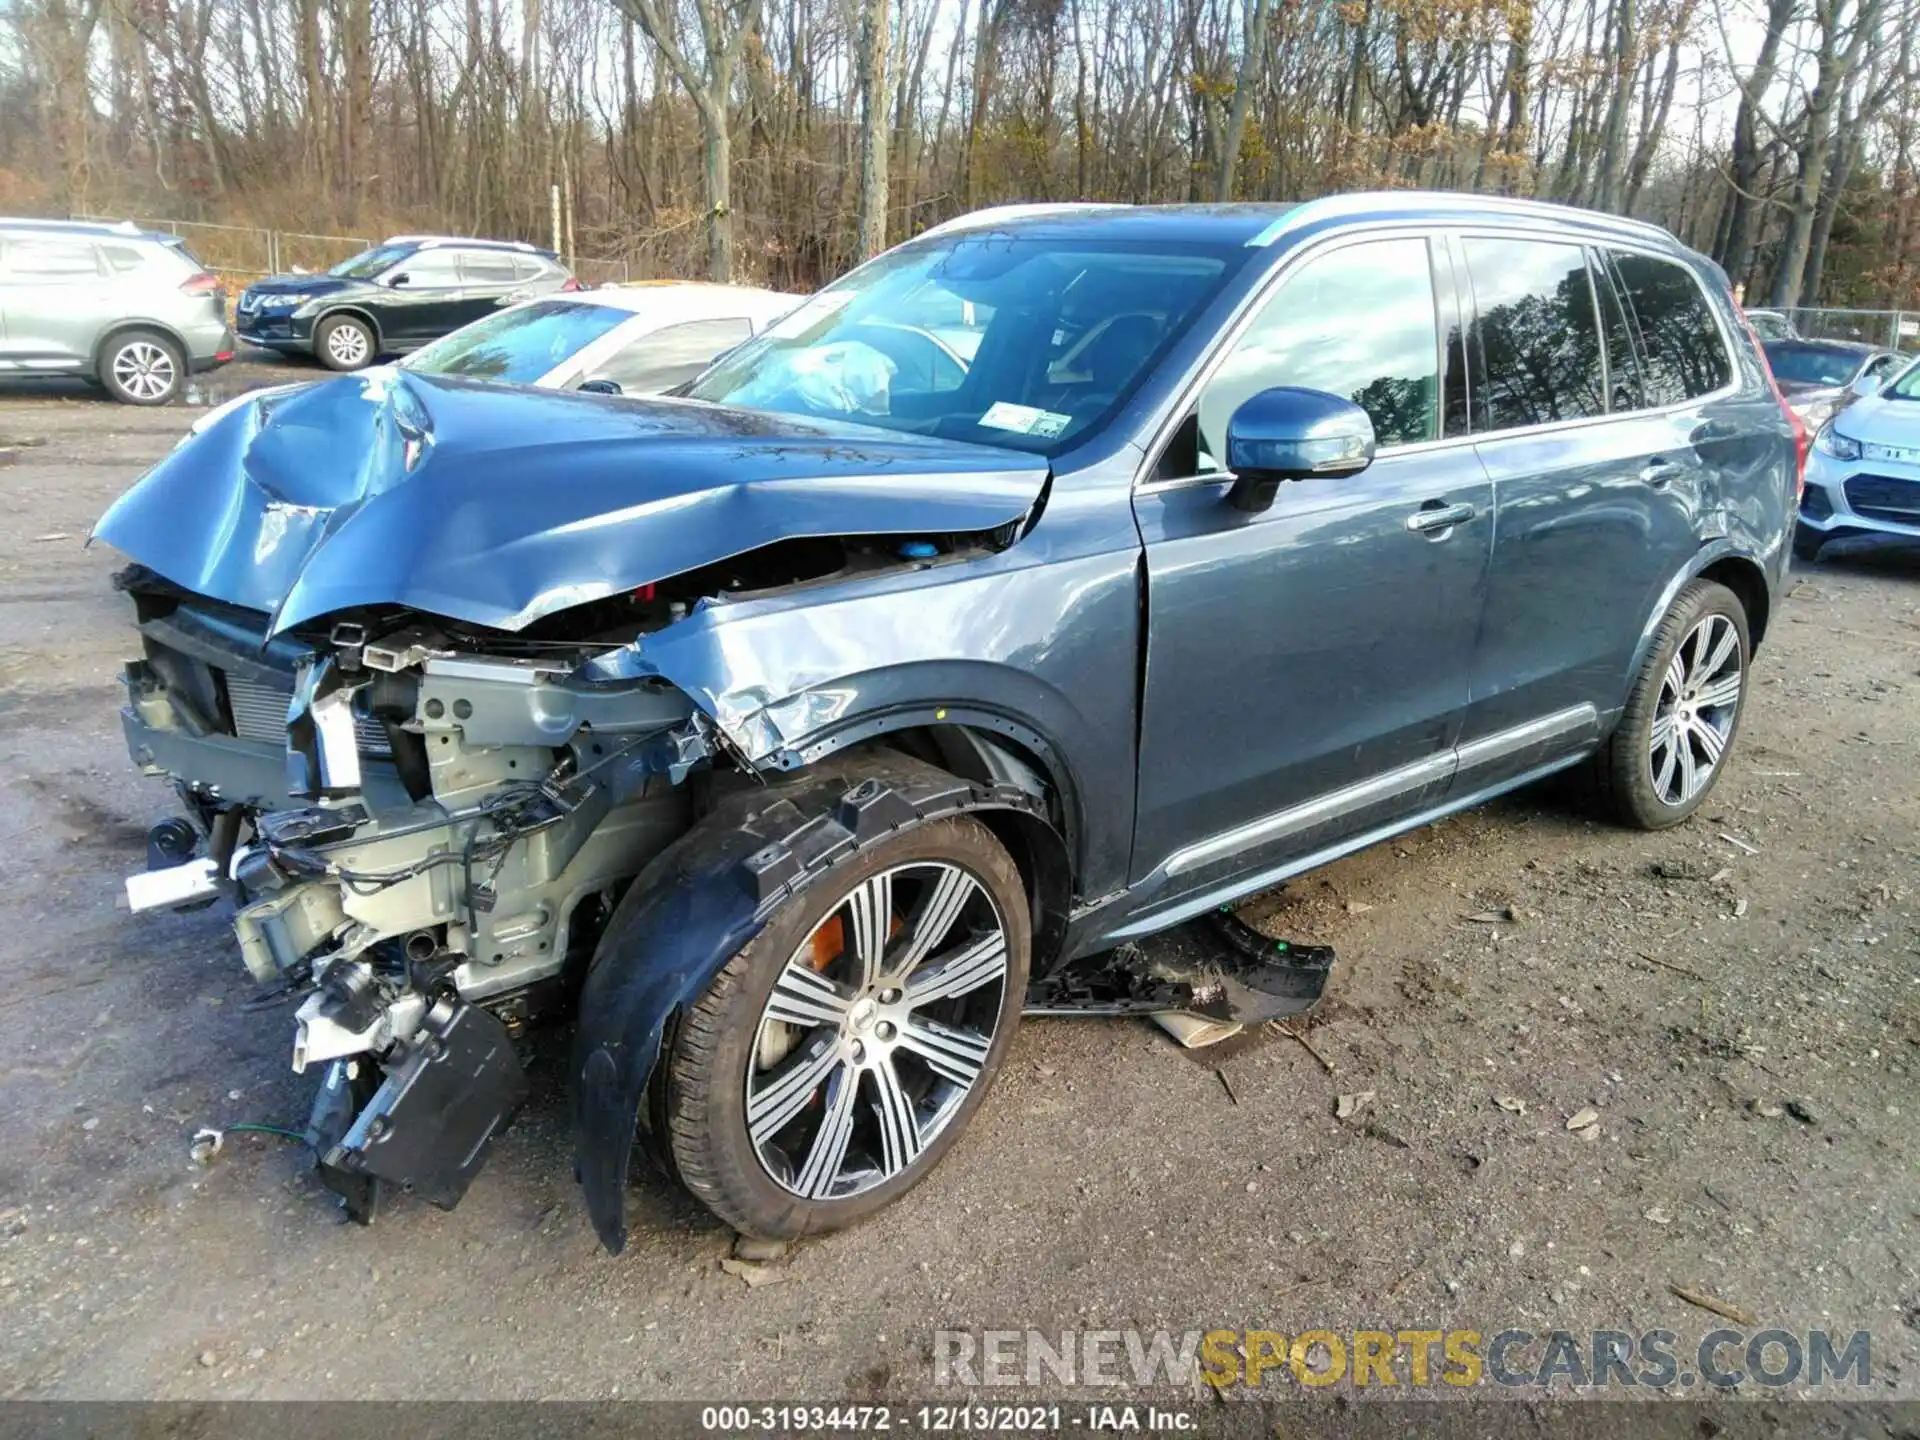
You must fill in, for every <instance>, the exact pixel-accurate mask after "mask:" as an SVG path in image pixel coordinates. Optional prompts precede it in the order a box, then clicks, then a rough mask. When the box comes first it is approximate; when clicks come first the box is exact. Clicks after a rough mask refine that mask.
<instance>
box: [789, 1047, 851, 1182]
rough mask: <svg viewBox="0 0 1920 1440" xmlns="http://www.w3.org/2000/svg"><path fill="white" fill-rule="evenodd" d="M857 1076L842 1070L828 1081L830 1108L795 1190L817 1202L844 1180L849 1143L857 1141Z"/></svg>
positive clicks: (844, 1069)
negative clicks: (854, 1137) (855, 1122)
mask: <svg viewBox="0 0 1920 1440" xmlns="http://www.w3.org/2000/svg"><path fill="white" fill-rule="evenodd" d="M855 1080H856V1076H855V1075H854V1072H853V1071H852V1070H850V1069H848V1068H847V1067H846V1066H844V1065H843V1066H841V1067H840V1068H839V1070H837V1071H836V1072H835V1073H834V1075H833V1077H832V1078H831V1079H830V1080H829V1081H828V1088H827V1106H826V1110H825V1112H824V1113H823V1114H822V1115H821V1117H820V1128H819V1129H818V1130H817V1131H815V1132H814V1136H813V1144H812V1145H811V1146H809V1147H808V1149H807V1161H806V1164H805V1165H803V1166H801V1168H800V1175H799V1178H798V1179H796V1180H795V1181H794V1183H793V1188H794V1189H795V1190H797V1191H798V1192H799V1193H800V1194H802V1195H805V1196H808V1197H810V1198H812V1199H815V1200H825V1199H827V1198H828V1196H829V1195H831V1194H832V1192H833V1182H834V1181H835V1180H837V1179H838V1178H839V1177H840V1166H841V1164H842V1163H843V1162H844V1161H845V1160H846V1158H847V1142H848V1141H849V1140H851V1139H852V1138H853V1098H854V1092H855V1091H857V1090H858V1089H859V1086H858V1085H857V1084H856V1083H855Z"/></svg>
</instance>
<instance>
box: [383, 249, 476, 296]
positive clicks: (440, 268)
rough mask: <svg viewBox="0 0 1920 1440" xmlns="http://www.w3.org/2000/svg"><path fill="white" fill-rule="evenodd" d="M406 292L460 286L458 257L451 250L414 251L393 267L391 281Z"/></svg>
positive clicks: (450, 288)
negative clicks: (400, 285)
mask: <svg viewBox="0 0 1920 1440" xmlns="http://www.w3.org/2000/svg"><path fill="white" fill-rule="evenodd" d="M402 278H404V279H405V281H406V285H405V286H404V288H405V289H408V290H453V289H456V288H458V287H459V284H460V257H459V256H458V255H456V254H455V253H454V252H453V251H451V250H416V251H414V252H413V254H411V255H409V256H407V257H406V258H405V259H404V260H402V261H400V263H399V264H398V265H396V266H395V267H394V271H393V280H392V281H391V282H389V283H397V282H399V281H400V280H401V279H402Z"/></svg>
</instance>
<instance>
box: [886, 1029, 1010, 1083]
mask: <svg viewBox="0 0 1920 1440" xmlns="http://www.w3.org/2000/svg"><path fill="white" fill-rule="evenodd" d="M900 1048H901V1049H903V1050H909V1051H911V1052H912V1053H913V1054H915V1055H918V1056H919V1057H920V1058H921V1059H922V1060H924V1061H926V1062H927V1066H928V1068H930V1069H931V1070H932V1071H933V1072H934V1073H935V1074H936V1075H939V1076H941V1077H942V1078H943V1079H947V1080H951V1081H952V1082H953V1083H954V1084H956V1085H961V1086H971V1085H972V1084H973V1082H974V1081H975V1080H977V1079H979V1078H980V1071H981V1070H982V1069H983V1068H984V1067H985V1065H986V1063H987V1052H988V1051H990V1050H991V1049H993V1040H992V1038H991V1037H990V1036H986V1035H976V1034H974V1033H973V1032H972V1031H969V1030H956V1029H954V1028H953V1027H952V1026H949V1025H941V1024H939V1023H937V1022H935V1021H932V1020H909V1021H908V1022H907V1023H906V1024H905V1025H904V1026H902V1027H901V1029H900Z"/></svg>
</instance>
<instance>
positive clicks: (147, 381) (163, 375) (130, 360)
mask: <svg viewBox="0 0 1920 1440" xmlns="http://www.w3.org/2000/svg"><path fill="white" fill-rule="evenodd" d="M113 378H114V381H115V383H116V384H118V385H119V386H120V388H121V389H122V390H124V391H126V393H127V394H129V395H131V396H133V397H134V398H135V399H136V400H160V399H164V398H165V397H166V395H167V394H168V393H169V392H171V391H172V389H173V387H174V385H175V384H176V383H178V381H179V379H180V371H179V368H178V367H177V366H176V365H175V363H174V359H173V356H172V355H170V354H168V353H167V349H166V347H165V346H163V345H156V344H154V343H153V342H152V341H151V340H131V341H129V342H128V343H126V344H125V345H122V346H121V347H120V348H119V349H118V350H116V351H115V352H114V355H113Z"/></svg>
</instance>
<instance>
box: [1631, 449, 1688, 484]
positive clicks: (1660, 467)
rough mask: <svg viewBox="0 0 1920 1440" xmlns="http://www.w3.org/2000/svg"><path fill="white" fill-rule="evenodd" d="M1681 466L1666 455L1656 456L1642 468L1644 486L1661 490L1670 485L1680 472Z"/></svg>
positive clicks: (1641, 477)
mask: <svg viewBox="0 0 1920 1440" xmlns="http://www.w3.org/2000/svg"><path fill="white" fill-rule="evenodd" d="M1679 468H1680V467H1679V466H1678V465H1675V464H1674V463H1673V461H1671V460H1669V459H1668V458H1667V457H1666V456H1664V455H1655V456H1654V457H1653V458H1652V459H1651V460H1649V461H1647V463H1646V464H1644V465H1642V466H1641V467H1640V479H1641V482H1642V483H1643V484H1647V485H1651V486H1652V487H1653V488H1654V489H1656V490H1659V489H1662V488H1664V487H1665V486H1666V485H1668V484H1670V483H1671V482H1672V480H1673V477H1674V475H1675V474H1676V473H1678V471H1679Z"/></svg>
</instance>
